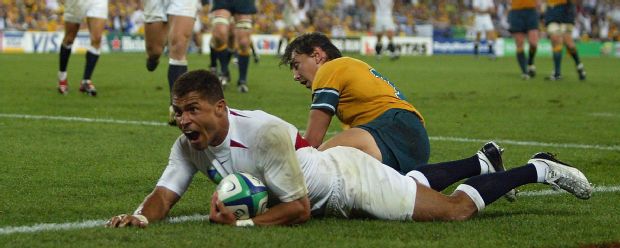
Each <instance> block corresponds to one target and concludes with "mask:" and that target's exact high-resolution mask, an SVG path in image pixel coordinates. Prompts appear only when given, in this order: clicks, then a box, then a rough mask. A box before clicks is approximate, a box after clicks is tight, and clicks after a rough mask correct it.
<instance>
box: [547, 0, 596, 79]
mask: <svg viewBox="0 0 620 248" xmlns="http://www.w3.org/2000/svg"><path fill="white" fill-rule="evenodd" d="M575 14H576V9H575V4H574V3H573V2H571V1H570V0H547V9H546V11H545V24H546V25H547V33H548V34H549V36H550V38H551V44H552V46H553V48H552V50H553V73H552V74H551V75H550V76H549V77H547V78H546V79H548V80H553V81H555V80H560V79H561V78H562V73H561V69H562V48H563V45H566V50H567V51H568V54H570V56H571V57H572V58H573V60H574V61H575V66H576V68H577V75H578V76H579V80H585V79H586V71H585V68H584V66H583V63H581V60H580V59H579V54H578V53H577V47H576V46H575V42H574V41H573V38H572V37H571V35H572V32H573V28H574V26H575Z"/></svg>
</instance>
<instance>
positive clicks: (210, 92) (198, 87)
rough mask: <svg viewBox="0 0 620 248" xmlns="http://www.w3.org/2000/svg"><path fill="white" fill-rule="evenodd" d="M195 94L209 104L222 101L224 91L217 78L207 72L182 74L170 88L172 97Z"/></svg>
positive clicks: (198, 71) (197, 71)
mask: <svg viewBox="0 0 620 248" xmlns="http://www.w3.org/2000/svg"><path fill="white" fill-rule="evenodd" d="M190 92H196V93H198V94H199V95H200V97H202V98H203V99H204V100H207V101H208V102H209V103H215V102H217V101H219V100H221V99H224V91H223V90H222V84H221V83H220V80H219V79H218V77H217V76H216V75H215V74H213V73H211V72H210V71H207V70H195V71H189V72H186V73H183V75H181V76H180V77H179V78H178V79H177V80H176V81H175V82H174V86H173V87H172V95H173V96H177V97H182V96H185V95H187V94H189V93H190Z"/></svg>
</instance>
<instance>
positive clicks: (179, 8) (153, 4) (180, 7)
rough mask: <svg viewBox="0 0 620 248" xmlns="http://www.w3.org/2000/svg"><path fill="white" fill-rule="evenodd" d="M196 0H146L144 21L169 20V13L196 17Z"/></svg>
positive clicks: (197, 5)
mask: <svg viewBox="0 0 620 248" xmlns="http://www.w3.org/2000/svg"><path fill="white" fill-rule="evenodd" d="M199 5H200V4H199V2H198V1H196V0H144V22H146V23H151V22H167V21H168V15H174V16H187V17H191V18H196V13H197V11H198V10H199V7H200V6H199Z"/></svg>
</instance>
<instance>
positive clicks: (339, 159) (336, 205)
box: [324, 146, 417, 220]
mask: <svg viewBox="0 0 620 248" xmlns="http://www.w3.org/2000/svg"><path fill="white" fill-rule="evenodd" d="M324 153H327V154H328V155H329V157H331V158H332V162H333V163H334V166H336V168H337V171H338V175H337V176H336V180H335V182H334V183H332V195H331V196H330V197H329V200H328V201H327V204H326V209H325V214H326V215H327V216H335V217H344V218H351V217H366V218H376V219H382V220H411V219H412V215H413V208H414V205H415V197H416V190H417V185H416V182H415V181H414V180H413V178H410V177H408V176H403V175H401V174H400V173H399V172H397V171H396V170H394V169H392V168H390V167H388V166H387V165H384V164H382V163H381V162H379V161H378V160H376V159H375V158H373V157H371V156H370V155H368V154H366V153H364V152H361V151H360V150H357V149H355V148H351V147H342V146H339V147H334V148H331V149H328V150H326V151H324Z"/></svg>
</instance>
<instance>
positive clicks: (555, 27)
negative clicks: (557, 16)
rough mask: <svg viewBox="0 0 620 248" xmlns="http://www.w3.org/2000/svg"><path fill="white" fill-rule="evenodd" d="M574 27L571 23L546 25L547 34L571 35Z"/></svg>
mask: <svg viewBox="0 0 620 248" xmlns="http://www.w3.org/2000/svg"><path fill="white" fill-rule="evenodd" d="M573 28H574V25H573V24H571V23H557V22H552V23H549V25H547V33H549V34H558V35H559V34H571V33H572V32H573Z"/></svg>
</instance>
